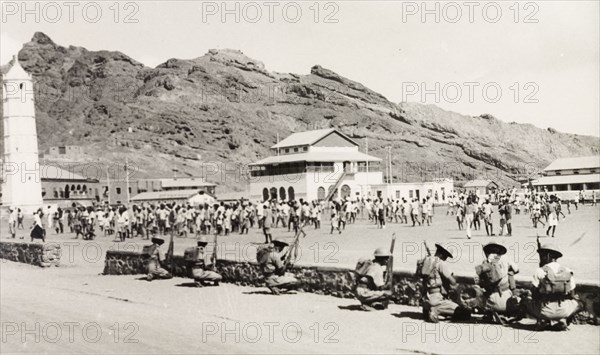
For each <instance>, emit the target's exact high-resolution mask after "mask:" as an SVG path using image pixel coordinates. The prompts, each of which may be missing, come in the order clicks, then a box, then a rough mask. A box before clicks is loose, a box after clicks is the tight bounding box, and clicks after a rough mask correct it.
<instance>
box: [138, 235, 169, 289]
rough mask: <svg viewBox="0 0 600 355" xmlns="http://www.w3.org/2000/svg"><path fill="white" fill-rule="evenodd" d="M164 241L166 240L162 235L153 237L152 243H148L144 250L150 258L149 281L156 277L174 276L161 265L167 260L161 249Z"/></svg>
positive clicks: (167, 277)
mask: <svg viewBox="0 0 600 355" xmlns="http://www.w3.org/2000/svg"><path fill="white" fill-rule="evenodd" d="M164 242H165V240H164V239H162V238H160V237H155V238H152V245H147V246H145V247H144V249H143V250H142V254H144V255H145V256H146V257H147V258H148V278H147V280H148V281H152V280H154V279H170V278H172V277H173V276H171V274H170V273H169V272H168V271H167V270H165V269H164V268H162V266H161V264H163V263H164V261H165V254H164V253H163V251H162V250H161V249H160V246H161V245H163V244H164Z"/></svg>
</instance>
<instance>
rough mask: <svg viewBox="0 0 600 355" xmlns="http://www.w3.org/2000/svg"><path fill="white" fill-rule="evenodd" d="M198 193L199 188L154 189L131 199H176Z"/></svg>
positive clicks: (186, 197)
mask: <svg viewBox="0 0 600 355" xmlns="http://www.w3.org/2000/svg"><path fill="white" fill-rule="evenodd" d="M197 193H198V190H175V191H153V192H142V193H140V194H137V195H135V196H133V197H132V198H131V201H147V200H176V199H188V198H190V197H192V196H194V195H196V194H197Z"/></svg>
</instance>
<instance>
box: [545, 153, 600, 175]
mask: <svg viewBox="0 0 600 355" xmlns="http://www.w3.org/2000/svg"><path fill="white" fill-rule="evenodd" d="M594 168H600V156H598V155H593V156H588V157H575V158H559V159H556V160H555V161H553V162H552V163H550V165H548V166H547V167H546V168H545V169H544V171H552V170H571V169H594Z"/></svg>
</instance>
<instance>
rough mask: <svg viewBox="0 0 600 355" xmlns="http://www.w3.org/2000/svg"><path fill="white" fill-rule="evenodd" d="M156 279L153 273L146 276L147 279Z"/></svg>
mask: <svg viewBox="0 0 600 355" xmlns="http://www.w3.org/2000/svg"><path fill="white" fill-rule="evenodd" d="M152 280H154V276H153V275H152V274H148V276H146V281H152Z"/></svg>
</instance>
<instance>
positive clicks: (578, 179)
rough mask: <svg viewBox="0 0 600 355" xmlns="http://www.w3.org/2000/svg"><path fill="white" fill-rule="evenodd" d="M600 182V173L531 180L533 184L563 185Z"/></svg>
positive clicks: (544, 177)
mask: <svg viewBox="0 0 600 355" xmlns="http://www.w3.org/2000/svg"><path fill="white" fill-rule="evenodd" d="M597 182H600V174H584V175H564V176H543V177H541V178H539V179H537V180H534V181H532V182H531V184H532V185H534V186H537V185H542V186H543V185H561V184H585V183H597Z"/></svg>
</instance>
